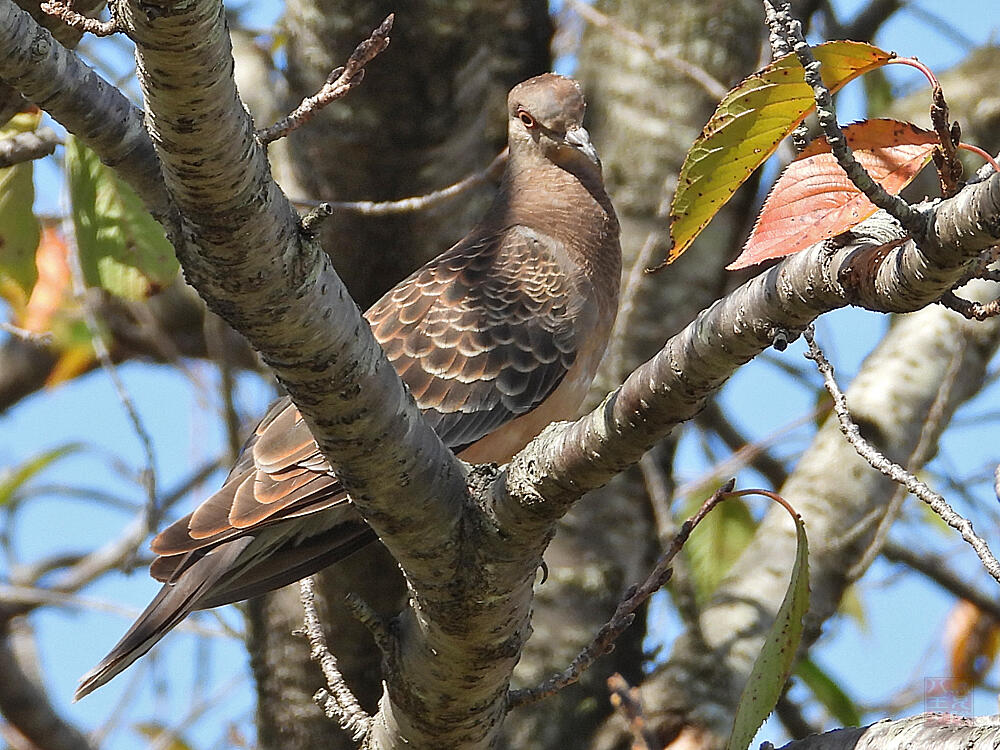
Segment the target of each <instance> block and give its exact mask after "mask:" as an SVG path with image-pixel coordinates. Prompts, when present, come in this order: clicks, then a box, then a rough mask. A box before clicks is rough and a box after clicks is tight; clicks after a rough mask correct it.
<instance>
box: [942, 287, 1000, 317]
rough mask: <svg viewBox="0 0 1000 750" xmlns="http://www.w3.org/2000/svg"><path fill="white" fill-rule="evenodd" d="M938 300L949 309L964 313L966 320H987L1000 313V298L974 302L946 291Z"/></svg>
mask: <svg viewBox="0 0 1000 750" xmlns="http://www.w3.org/2000/svg"><path fill="white" fill-rule="evenodd" d="M939 301H940V303H941V304H942V305H944V306H945V307H947V308H948V309H949V310H954V311H955V312H957V313H958V314H959V315H964V316H965V317H966V318H967V319H968V320H988V319H989V318H995V317H996V316H997V315H1000V299H995V300H993V301H991V302H976V301H974V300H968V299H963V298H962V297H959V296H958V295H957V294H955V293H954V292H948V293H946V294H945V295H944V296H942V297H941V299H940V300H939Z"/></svg>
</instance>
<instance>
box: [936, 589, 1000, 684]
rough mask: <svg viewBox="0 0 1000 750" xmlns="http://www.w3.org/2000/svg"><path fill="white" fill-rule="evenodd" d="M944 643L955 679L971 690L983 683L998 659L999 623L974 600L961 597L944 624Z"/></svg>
mask: <svg viewBox="0 0 1000 750" xmlns="http://www.w3.org/2000/svg"><path fill="white" fill-rule="evenodd" d="M944 645H945V648H946V649H947V650H948V654H949V668H950V671H951V676H952V678H953V679H955V680H958V681H959V682H960V683H961V685H962V687H963V688H964V689H965V690H968V689H970V688H972V687H973V686H975V685H978V684H979V683H980V682H982V679H983V676H984V675H985V674H986V672H988V671H989V668H990V667H991V666H992V665H993V663H994V661H996V656H997V648H998V645H1000V623H998V622H997V620H996V618H995V617H994V616H993V615H990V614H988V613H986V612H983V610H981V609H979V607H977V606H976V605H975V604H973V603H972V602H970V601H967V600H965V599H960V600H959V601H958V603H957V604H956V605H955V607H954V609H952V611H951V613H950V614H949V615H948V620H947V622H946V623H945V628H944Z"/></svg>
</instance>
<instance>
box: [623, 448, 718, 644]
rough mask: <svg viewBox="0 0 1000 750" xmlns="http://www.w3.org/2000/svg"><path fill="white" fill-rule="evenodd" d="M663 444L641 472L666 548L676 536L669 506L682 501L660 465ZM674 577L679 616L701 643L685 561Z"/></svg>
mask: <svg viewBox="0 0 1000 750" xmlns="http://www.w3.org/2000/svg"><path fill="white" fill-rule="evenodd" d="M663 447H664V443H663V442H661V443H659V444H657V445H656V446H654V447H653V448H651V449H650V450H648V451H646V452H645V453H644V454H643V455H642V458H640V459H639V469H640V471H641V472H642V479H643V483H644V484H645V485H646V494H647V496H648V497H649V504H650V507H651V508H652V510H653V520H654V521H655V523H656V536H657V538H658V539H659V540H660V543H661V544H665V543H666V542H667V541H668V540H670V539H672V538H673V536H674V534H676V533H677V522H676V520H675V518H674V514H673V513H672V512H671V510H670V506H671V504H672V501H673V499H674V498H675V497H679V495H678V493H677V492H676V491H675V489H674V484H673V478H672V477H669V476H668V475H667V473H666V472H665V471H664V470H663V467H662V465H661V464H663V463H666V461H667V459H661V455H662V453H663ZM673 571H674V572H673V575H672V576H671V586H670V594H671V598H672V599H673V601H674V605H675V606H676V607H677V613H678V614H679V615H680V618H681V621H682V622H683V623H684V625H685V626H686V627H687V629H688V631H689V632H690V633H691V634H692V635H693V636H694V637H695V638H697V639H698V642H699V643H700V642H702V640H703V639H702V633H701V621H700V619H699V617H700V615H701V609H700V607H699V606H698V597H697V596H696V594H695V589H694V583H693V581H692V580H691V571H690V569H689V566H688V564H687V561H685V559H684V558H683V557H678V558H677V559H675V560H674V565H673Z"/></svg>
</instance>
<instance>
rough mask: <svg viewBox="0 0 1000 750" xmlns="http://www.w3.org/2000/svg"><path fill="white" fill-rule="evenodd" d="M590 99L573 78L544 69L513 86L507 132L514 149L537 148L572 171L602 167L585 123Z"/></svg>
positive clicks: (548, 157) (509, 98)
mask: <svg viewBox="0 0 1000 750" xmlns="http://www.w3.org/2000/svg"><path fill="white" fill-rule="evenodd" d="M586 107H587V103H586V102H585V101H584V100H583V94H582V93H581V92H580V85H579V84H578V83H577V82H576V81H574V80H573V79H572V78H566V77H565V76H560V75H556V74H555V73H544V74H543V75H540V76H535V77H534V78H529V79H528V80H527V81H524V82H523V83H519V84H518V85H517V86H515V87H514V88H513V89H511V92H510V95H509V96H508V97H507V114H508V121H507V132H508V142H509V145H510V149H511V153H512V155H513V153H514V152H515V151H520V150H524V151H531V150H534V151H538V152H540V153H541V154H542V155H543V156H544V157H545V158H546V159H548V160H550V161H552V162H554V163H556V164H558V165H559V166H561V167H563V168H565V169H568V170H570V171H572V172H577V171H578V170H581V169H583V170H585V171H590V170H593V169H594V168H595V167H596V169H597V170H598V171H599V170H600V168H601V161H600V159H598V158H597V151H596V150H595V149H594V146H593V145H592V144H591V142H590V134H589V133H588V132H587V131H586V129H585V128H584V127H583V113H584V110H585V109H586Z"/></svg>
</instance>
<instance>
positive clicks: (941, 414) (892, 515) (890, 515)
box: [847, 339, 967, 581]
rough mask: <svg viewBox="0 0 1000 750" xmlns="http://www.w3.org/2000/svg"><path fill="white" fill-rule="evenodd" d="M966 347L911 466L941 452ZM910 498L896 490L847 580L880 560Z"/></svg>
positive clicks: (955, 358)
mask: <svg viewBox="0 0 1000 750" xmlns="http://www.w3.org/2000/svg"><path fill="white" fill-rule="evenodd" d="M966 346H967V344H966V343H965V339H960V340H959V344H958V345H957V346H956V347H955V351H953V352H952V355H951V361H950V362H948V369H947V370H946V371H945V373H944V376H943V377H942V378H941V383H940V385H939V386H938V389H937V393H935V394H934V401H933V402H932V403H931V405H930V408H929V409H928V410H927V417H926V418H925V419H924V422H923V424H922V425H921V427H920V437H919V438H918V440H917V444H916V446H914V448H913V451H912V452H911V453H910V457H909V458H908V459H907V461H906V464H907V466H923V465H924V463H926V462H927V461H928V460H929V459H930V458H931V456H933V455H934V452H935V450H936V449H937V444H936V440H935V436H936V435H937V434H938V428H939V427H940V426H941V425H942V423H943V422H944V421H945V419H946V418H947V416H948V415H947V410H948V403H949V402H950V400H951V399H950V396H951V390H952V388H953V387H954V385H955V379H956V378H957V377H958V373H959V369H960V368H961V366H962V361H963V357H962V355H963V354H964V352H965V348H966ZM907 494H908V493H907V490H906V488H905V487H902V486H897V487H896V491H895V492H894V493H893V495H892V498H891V499H890V500H889V504H888V506H887V508H886V511H885V513H883V514H882V515H881V518H880V520H879V524H878V527H877V528H876V529H875V535H874V537H873V538H872V539H871V541H870V542H869V544H868V547H867V549H865V552H864V554H863V555H862V556H861V558H860V559H859V560H858V561H857V562H855V563H854V565H853V566H851V569H850V570H849V571H848V572H847V580H849V581H856V580H858V579H859V578H861V576H862V575H864V572H865V571H866V570H868V566H869V565H871V564H872V562H873V561H874V559H875V558H876V557H877V556H878V554H879V552H880V551H881V549H882V547H883V545H884V544H885V540H886V539H887V538H888V536H889V529H890V527H891V526H892V524H893V523H894V522H895V520H896V517H897V515H898V514H899V510H900V508H902V506H903V501H904V500H906V495H907Z"/></svg>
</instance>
